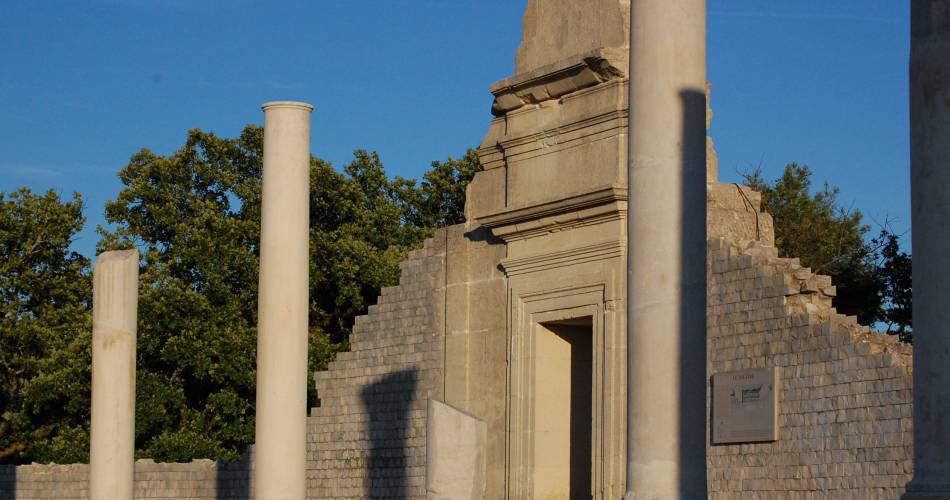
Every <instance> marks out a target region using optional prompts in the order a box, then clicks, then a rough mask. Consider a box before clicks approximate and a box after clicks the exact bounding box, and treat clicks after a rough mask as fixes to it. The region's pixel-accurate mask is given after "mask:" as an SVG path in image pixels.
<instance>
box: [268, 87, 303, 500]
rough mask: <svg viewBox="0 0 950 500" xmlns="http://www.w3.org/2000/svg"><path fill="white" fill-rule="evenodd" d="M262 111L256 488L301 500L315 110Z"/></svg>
mask: <svg viewBox="0 0 950 500" xmlns="http://www.w3.org/2000/svg"><path fill="white" fill-rule="evenodd" d="M263 109H264V173H263V177H264V179H263V187H262V193H261V246H260V253H261V267H260V282H259V289H258V308H257V315H258V317H257V427H256V429H255V430H256V436H255V441H256V443H255V463H254V488H255V498H257V499H258V500H302V499H303V498H305V497H306V495H307V474H306V472H307V471H306V467H307V324H308V321H307V314H308V308H309V302H310V301H309V289H310V285H309V259H310V250H309V243H310V112H311V111H313V106H311V105H309V104H305V103H301V102H269V103H266V104H264V106H263Z"/></svg>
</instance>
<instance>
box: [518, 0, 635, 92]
mask: <svg viewBox="0 0 950 500" xmlns="http://www.w3.org/2000/svg"><path fill="white" fill-rule="evenodd" d="M629 26H630V0H584V1H582V2H579V1H577V0H528V8H527V10H526V11H525V14H524V27H523V32H522V41H521V46H519V47H518V53H517V54H516V55H515V72H516V73H517V74H521V73H525V72H528V71H532V70H535V69H537V68H540V67H541V66H546V65H549V64H553V63H555V62H557V61H560V60H561V59H564V58H566V57H569V56H572V55H580V54H584V53H587V52H590V51H592V50H594V49H599V48H602V47H622V46H626V45H629V36H628V34H629Z"/></svg>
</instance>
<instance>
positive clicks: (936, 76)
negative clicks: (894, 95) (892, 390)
mask: <svg viewBox="0 0 950 500" xmlns="http://www.w3.org/2000/svg"><path fill="white" fill-rule="evenodd" d="M910 189H911V224H912V229H913V233H912V238H913V248H914V270H913V274H914V276H913V282H914V476H913V479H911V481H910V482H909V483H908V484H907V494H906V495H905V496H904V498H908V499H911V498H913V499H918V498H928V499H930V498H932V499H936V498H950V307H947V301H948V300H950V0H913V1H912V2H911V52H910Z"/></svg>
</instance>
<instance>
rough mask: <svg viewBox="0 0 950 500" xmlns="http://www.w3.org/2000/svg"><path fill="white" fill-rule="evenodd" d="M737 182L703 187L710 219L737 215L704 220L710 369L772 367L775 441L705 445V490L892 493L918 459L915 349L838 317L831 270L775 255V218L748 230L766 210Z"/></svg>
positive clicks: (717, 493) (720, 494) (716, 493)
mask: <svg viewBox="0 0 950 500" xmlns="http://www.w3.org/2000/svg"><path fill="white" fill-rule="evenodd" d="M736 189H737V187H736V186H732V185H725V184H723V185H720V186H719V187H718V188H715V189H712V190H711V191H710V197H711V198H716V199H715V200H711V203H710V217H711V218H712V217H715V216H716V213H715V212H714V209H713V206H716V207H718V208H716V209H715V210H718V211H720V212H722V211H727V212H728V211H731V212H732V215H733V216H735V217H734V219H732V220H733V221H734V222H736V223H735V224H733V225H732V226H731V229H730V228H729V226H728V225H723V219H722V218H720V219H719V220H718V221H712V220H711V222H710V235H711V236H712V239H710V241H709V247H708V253H707V259H708V260H707V263H708V267H707V272H708V280H707V283H708V290H709V292H708V299H707V300H708V301H707V307H708V312H707V320H708V322H707V325H708V340H707V342H708V344H707V348H708V373H709V374H710V375H711V374H713V373H716V372H726V371H734V370H745V369H753V368H766V367H777V368H778V369H779V376H780V377H781V381H780V387H781V391H780V393H779V405H780V406H779V408H780V413H779V432H780V439H779V440H778V441H776V442H771V443H755V444H736V445H713V446H710V447H709V449H708V455H707V460H708V471H707V473H708V488H709V497H710V498H712V499H717V498H718V499H727V498H728V499H733V498H816V499H817V498H840V499H849V498H851V499H873V498H880V499H896V498H899V497H900V495H901V494H902V493H903V491H904V485H905V484H906V483H907V481H908V480H909V479H910V476H911V472H912V467H913V460H912V459H913V449H912V444H913V437H912V430H911V426H912V402H913V396H912V376H911V347H910V346H908V345H903V344H899V343H897V339H896V337H891V336H887V335H882V334H878V333H874V332H871V331H870V330H869V329H868V327H866V326H861V325H859V324H858V323H857V321H856V320H855V318H853V317H848V316H844V315H841V314H838V313H837V312H836V311H835V310H834V308H833V307H832V305H831V301H832V298H833V297H834V295H835V287H834V286H833V285H832V283H831V279H830V278H829V277H827V276H821V275H817V274H814V273H812V272H811V270H810V269H808V268H804V267H802V266H801V265H800V263H799V261H798V259H787V258H779V257H778V255H777V251H776V249H775V248H774V247H773V246H772V241H771V234H772V233H771V229H770V227H769V228H768V229H767V230H766V231H765V233H764V235H765V236H762V237H761V238H760V239H759V240H756V239H747V238H754V234H755V232H756V231H755V221H757V220H760V219H761V216H762V215H763V214H759V213H758V208H759V205H758V196H757V195H755V196H748V193H745V194H742V193H741V192H740V191H736ZM752 194H754V193H752ZM739 198H741V199H739ZM743 206H745V208H742V207H743ZM743 212H745V213H746V214H745V215H741V214H742V213H743ZM767 222H768V221H767ZM763 225H768V224H760V229H759V231H758V233H759V235H760V236H761V235H762V234H763V232H762V230H761V226H763Z"/></svg>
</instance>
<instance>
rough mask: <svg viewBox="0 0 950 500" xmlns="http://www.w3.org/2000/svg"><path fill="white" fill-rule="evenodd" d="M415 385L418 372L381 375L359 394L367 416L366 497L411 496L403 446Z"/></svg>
mask: <svg viewBox="0 0 950 500" xmlns="http://www.w3.org/2000/svg"><path fill="white" fill-rule="evenodd" d="M418 384H419V370H418V369H416V368H410V369H406V370H401V371H397V372H394V373H389V374H387V375H384V376H383V377H382V378H381V379H380V380H379V381H377V382H374V383H372V384H369V385H368V386H366V387H365V388H363V390H362V391H361V392H360V396H361V397H362V399H363V405H364V406H365V408H366V414H367V417H368V422H367V427H368V428H367V433H368V438H369V447H370V449H369V460H368V461H367V471H366V483H365V488H364V492H365V494H366V498H371V499H382V498H406V497H409V496H410V495H411V494H412V491H411V490H410V488H411V486H412V485H410V483H409V481H410V478H409V474H408V468H409V463H408V458H409V456H410V455H409V453H407V451H408V450H407V445H408V444H409V442H408V439H409V436H410V435H411V433H412V424H411V422H410V420H409V412H410V409H411V405H412V402H413V399H414V393H415V391H416V387H417V385H418Z"/></svg>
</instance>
